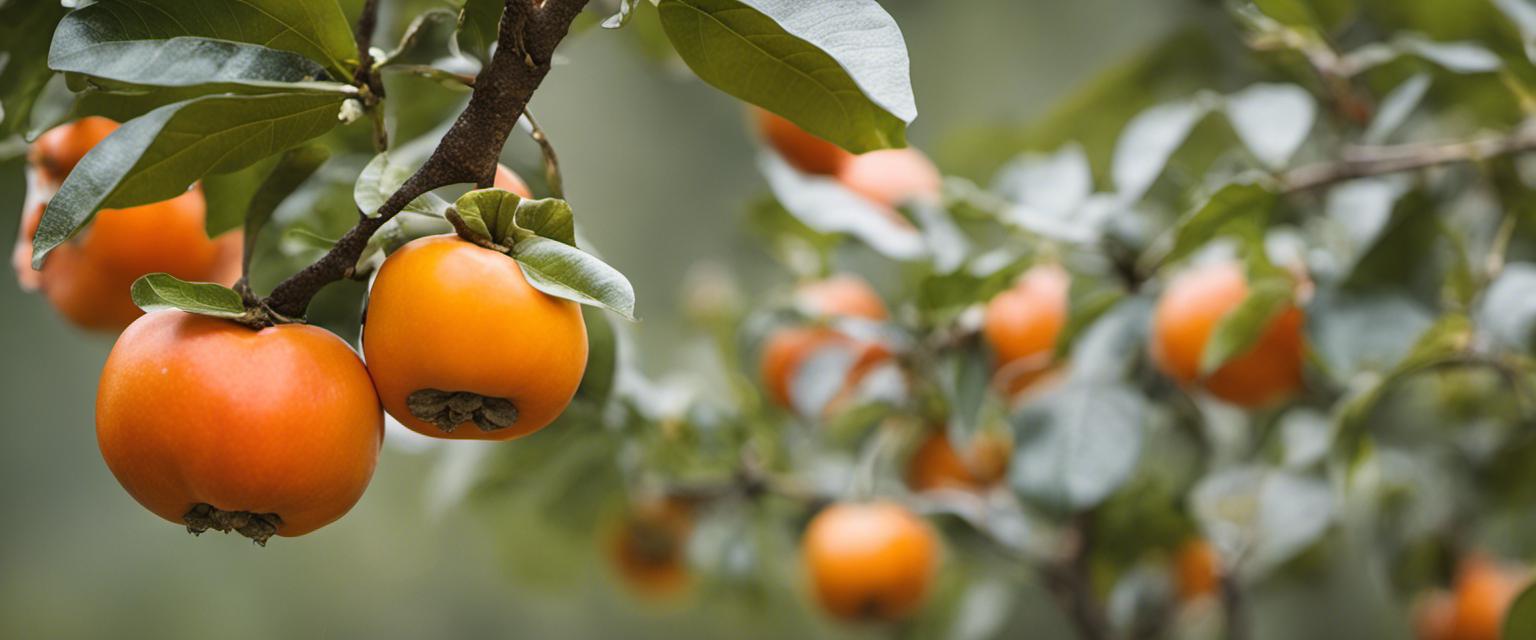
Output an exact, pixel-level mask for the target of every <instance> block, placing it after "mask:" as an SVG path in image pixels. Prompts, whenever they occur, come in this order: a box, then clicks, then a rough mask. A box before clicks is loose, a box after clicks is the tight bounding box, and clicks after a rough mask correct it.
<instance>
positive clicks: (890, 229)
mask: <svg viewBox="0 0 1536 640" xmlns="http://www.w3.org/2000/svg"><path fill="white" fill-rule="evenodd" d="M761 166H762V170H763V176H764V177H765V178H767V179H768V187H769V188H770V189H772V190H773V195H774V197H776V198H778V201H779V204H780V205H783V207H784V210H786V211H788V212H789V213H790V214H791V215H793V216H794V217H795V218H796V219H797V220H799V221H800V222H802V223H804V224H805V226H807V227H809V228H810V229H812V230H814V231H816V232H818V233H842V234H848V235H851V236H853V237H855V238H858V239H859V240H860V241H862V242H864V243H865V244H867V245H869V246H870V248H872V249H874V250H875V251H878V252H880V254H881V255H884V256H886V257H888V258H891V259H894V260H916V259H918V258H921V257H923V256H925V255H926V254H927V253H928V248H927V246H926V244H925V243H924V242H923V236H922V234H920V233H918V231H917V230H916V229H914V228H913V227H912V225H911V224H909V223H905V224H904V220H897V219H896V217H895V216H892V215H891V213H892V211H891V210H890V209H887V208H883V207H881V206H879V205H877V204H875V203H872V202H870V201H869V199H868V198H865V197H863V196H860V195H859V194H857V193H854V192H853V191H851V190H849V189H848V188H847V187H845V186H843V184H842V183H840V182H838V181H837V180H834V179H832V178H829V177H826V176H813V175H809V174H805V173H801V172H799V171H796V170H795V169H793V168H791V167H790V166H789V164H788V163H787V162H785V161H784V160H783V159H782V158H780V157H778V156H777V155H773V154H764V155H763V156H762V162H761Z"/></svg>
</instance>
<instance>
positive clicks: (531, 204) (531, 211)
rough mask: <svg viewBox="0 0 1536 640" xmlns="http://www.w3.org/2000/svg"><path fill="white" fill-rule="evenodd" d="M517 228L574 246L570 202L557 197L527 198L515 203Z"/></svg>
mask: <svg viewBox="0 0 1536 640" xmlns="http://www.w3.org/2000/svg"><path fill="white" fill-rule="evenodd" d="M515 216H516V217H515V219H514V220H515V222H514V224H516V225H517V228H519V229H523V230H526V231H529V232H532V233H533V234H534V235H537V236H539V237H542V238H549V239H550V240H559V241H560V242H564V243H566V244H568V245H571V246H572V247H574V246H576V218H575V215H574V214H573V213H572V212H571V205H570V203H568V202H566V201H564V200H561V199H559V198H541V199H538V200H529V199H527V198H523V199H521V200H519V201H518V203H517V212H516V214H515Z"/></svg>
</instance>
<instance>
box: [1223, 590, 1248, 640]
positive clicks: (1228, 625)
mask: <svg viewBox="0 0 1536 640" xmlns="http://www.w3.org/2000/svg"><path fill="white" fill-rule="evenodd" d="M1221 611H1222V626H1223V627H1225V630H1226V640H1247V638H1248V613H1247V608H1246V607H1245V606H1244V602H1243V590H1242V587H1241V586H1240V585H1238V584H1237V579H1236V578H1235V577H1233V576H1231V575H1223V576H1222V577H1221Z"/></svg>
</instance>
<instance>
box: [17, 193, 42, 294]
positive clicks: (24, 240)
mask: <svg viewBox="0 0 1536 640" xmlns="http://www.w3.org/2000/svg"><path fill="white" fill-rule="evenodd" d="M47 208H48V203H46V202H39V203H37V204H36V205H35V206H33V207H30V208H28V209H26V210H25V211H22V212H21V229H20V230H19V231H18V232H17V233H16V247H15V248H13V249H11V269H13V270H14V271H16V285H17V286H19V287H21V290H22V291H37V288H38V287H40V286H42V275H41V274H39V273H38V272H37V271H35V270H33V269H32V238H33V237H34V236H36V235H37V224H38V223H39V222H41V221H42V219H43V211H44V210H45V209H47Z"/></svg>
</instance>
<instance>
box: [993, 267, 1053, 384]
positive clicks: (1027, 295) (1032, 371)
mask: <svg viewBox="0 0 1536 640" xmlns="http://www.w3.org/2000/svg"><path fill="white" fill-rule="evenodd" d="M1071 286H1072V280H1071V276H1070V275H1068V274H1067V271H1066V269H1063V268H1061V267H1060V266H1058V265H1054V264H1044V265H1039V266H1036V267H1033V268H1031V269H1030V270H1029V271H1027V272H1025V273H1024V276H1023V277H1021V278H1019V280H1018V282H1017V283H1015V284H1014V286H1013V287H1012V288H1009V289H1008V290H1006V291H1004V292H1002V293H999V294H997V296H995V297H993V298H992V300H991V301H990V302H988V303H987V309H986V314H985V316H983V320H982V336H983V337H984V338H985V339H986V341H987V344H988V345H989V346H991V348H992V353H993V354H995V355H996V359H997V360H996V366H997V374H996V378H997V383H998V384H999V385H1000V386H1001V387H1002V388H1003V389H1005V390H1006V391H1007V393H1008V394H1009V395H1013V394H1016V393H1019V392H1021V391H1023V390H1024V389H1026V388H1028V387H1029V386H1030V385H1031V384H1033V383H1034V382H1035V381H1037V380H1039V379H1041V378H1042V377H1044V376H1045V375H1046V374H1047V373H1049V371H1050V366H1051V364H1052V362H1051V358H1052V355H1053V354H1054V352H1055V349H1056V341H1057V339H1058V338H1060V337H1061V332H1062V329H1063V328H1065V327H1066V326H1067V315H1068V314H1067V309H1068V295H1067V292H1068V290H1069V289H1070V288H1071Z"/></svg>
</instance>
